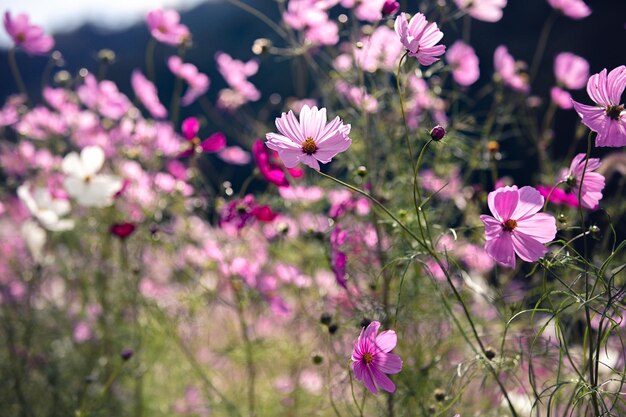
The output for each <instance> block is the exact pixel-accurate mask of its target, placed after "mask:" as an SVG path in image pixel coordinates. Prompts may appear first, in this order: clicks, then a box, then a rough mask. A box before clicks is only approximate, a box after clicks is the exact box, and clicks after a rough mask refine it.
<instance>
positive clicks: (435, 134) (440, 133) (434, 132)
mask: <svg viewBox="0 0 626 417" xmlns="http://www.w3.org/2000/svg"><path fill="white" fill-rule="evenodd" d="M445 135H446V129H444V128H443V126H439V125H437V126H435V127H433V128H432V129H431V131H430V137H431V139H432V140H434V141H440V140H441V139H443V137H444V136H445Z"/></svg>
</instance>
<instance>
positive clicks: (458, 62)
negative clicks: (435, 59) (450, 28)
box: [446, 41, 480, 86]
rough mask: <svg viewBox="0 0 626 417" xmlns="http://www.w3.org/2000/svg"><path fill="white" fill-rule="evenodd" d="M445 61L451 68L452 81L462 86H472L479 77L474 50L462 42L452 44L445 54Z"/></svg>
mask: <svg viewBox="0 0 626 417" xmlns="http://www.w3.org/2000/svg"><path fill="white" fill-rule="evenodd" d="M446 61H448V64H450V66H451V67H452V77H453V78H454V81H456V82H457V83H459V84H461V85H463V86H469V85H472V84H474V83H475V82H476V81H477V80H478V77H480V68H479V67H478V57H477V56H476V53H475V52H474V48H472V47H471V46H470V45H468V44H466V43H464V42H463V41H456V42H454V43H453V44H452V46H451V47H450V48H449V49H448V52H447V53H446Z"/></svg>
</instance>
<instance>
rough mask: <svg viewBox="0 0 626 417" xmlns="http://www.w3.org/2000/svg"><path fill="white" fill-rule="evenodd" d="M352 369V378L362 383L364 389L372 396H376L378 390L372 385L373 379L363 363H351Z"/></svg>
mask: <svg viewBox="0 0 626 417" xmlns="http://www.w3.org/2000/svg"><path fill="white" fill-rule="evenodd" d="M352 369H353V370H354V376H355V378H356V379H358V380H359V381H363V383H364V384H365V388H367V389H368V390H369V391H370V392H371V393H372V394H378V388H376V384H375V383H374V378H373V377H372V373H371V371H370V369H369V368H368V367H367V365H365V364H364V363H363V362H353V363H352Z"/></svg>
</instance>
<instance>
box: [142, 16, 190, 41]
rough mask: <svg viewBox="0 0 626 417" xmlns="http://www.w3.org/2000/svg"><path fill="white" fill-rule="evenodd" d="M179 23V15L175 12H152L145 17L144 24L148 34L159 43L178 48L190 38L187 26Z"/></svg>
mask: <svg viewBox="0 0 626 417" xmlns="http://www.w3.org/2000/svg"><path fill="white" fill-rule="evenodd" d="M179 22H180V15H179V14H178V12H177V11H176V10H161V9H157V10H152V11H150V12H148V14H147V15H146V23H147V24H148V29H150V34H151V35H152V36H153V37H154V38H155V39H156V40H158V41H159V42H163V43H165V44H168V45H172V46H178V45H180V44H182V43H183V42H185V41H186V40H187V39H189V37H190V36H191V35H190V34H189V29H187V26H185V25H182V24H180V23H179Z"/></svg>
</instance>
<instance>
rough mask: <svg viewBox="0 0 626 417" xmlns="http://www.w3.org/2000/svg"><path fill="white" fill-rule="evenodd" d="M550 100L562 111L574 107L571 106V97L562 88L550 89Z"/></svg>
mask: <svg viewBox="0 0 626 417" xmlns="http://www.w3.org/2000/svg"><path fill="white" fill-rule="evenodd" d="M550 98H552V101H554V102H555V103H556V105H557V106H559V107H560V108H562V109H564V110H569V109H571V108H573V107H574V105H573V104H572V95H571V94H570V93H568V92H567V91H565V90H563V89H562V88H559V87H552V88H551V89H550Z"/></svg>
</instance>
